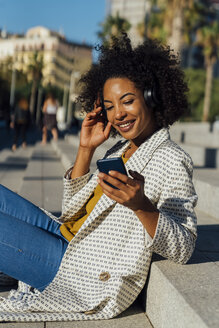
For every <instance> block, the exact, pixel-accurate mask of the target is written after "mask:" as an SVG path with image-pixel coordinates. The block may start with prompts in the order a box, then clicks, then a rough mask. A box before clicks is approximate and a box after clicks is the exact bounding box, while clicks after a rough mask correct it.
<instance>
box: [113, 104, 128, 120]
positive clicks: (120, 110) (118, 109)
mask: <svg viewBox="0 0 219 328" xmlns="http://www.w3.org/2000/svg"><path fill="white" fill-rule="evenodd" d="M126 115H127V114H126V112H125V111H124V110H123V108H122V107H121V106H117V107H116V111H115V118H116V119H117V120H121V119H123V118H124V117H125V116H126Z"/></svg>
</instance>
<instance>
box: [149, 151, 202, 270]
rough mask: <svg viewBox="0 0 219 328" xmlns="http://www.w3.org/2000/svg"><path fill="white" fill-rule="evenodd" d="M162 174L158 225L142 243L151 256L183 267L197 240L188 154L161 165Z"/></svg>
mask: <svg viewBox="0 0 219 328" xmlns="http://www.w3.org/2000/svg"><path fill="white" fill-rule="evenodd" d="M163 172H165V174H163V184H162V187H161V193H160V197H159V201H158V204H157V208H158V209H159V211H160V214H159V219H158V224H157V228H156V232H155V236H154V238H153V239H152V238H148V239H147V238H146V243H147V247H148V248H149V249H151V250H152V251H153V252H155V253H157V254H159V255H161V256H163V257H165V258H167V259H170V260H173V261H174V262H177V263H182V264H184V263H186V262H187V261H188V260H189V258H190V257H191V255H192V253H193V250H194V248H195V241H196V237H197V220H196V215H195V212H194V207H195V205H196V203H197V199H198V197H197V194H196V192H195V189H194V186H193V183H192V173H193V164H192V160H191V158H190V156H189V155H188V154H186V153H183V155H182V154H180V156H178V158H176V159H175V160H174V161H171V160H169V161H167V162H166V163H165V171H163Z"/></svg>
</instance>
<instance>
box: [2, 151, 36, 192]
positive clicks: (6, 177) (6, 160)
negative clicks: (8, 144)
mask: <svg viewBox="0 0 219 328" xmlns="http://www.w3.org/2000/svg"><path fill="white" fill-rule="evenodd" d="M32 152H33V147H32V146H29V147H27V148H26V149H23V148H19V149H17V150H16V152H12V151H11V150H9V149H3V150H1V151H0V183H1V184H2V185H4V186H5V187H7V188H9V189H11V190H12V191H14V192H17V193H19V192H20V189H21V186H22V182H23V177H24V175H25V170H26V168H27V166H28V162H29V159H30V157H31V155H32Z"/></svg>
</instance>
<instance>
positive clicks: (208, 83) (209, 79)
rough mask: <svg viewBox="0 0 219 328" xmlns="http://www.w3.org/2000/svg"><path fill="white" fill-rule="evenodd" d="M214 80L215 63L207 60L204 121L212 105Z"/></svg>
mask: <svg viewBox="0 0 219 328" xmlns="http://www.w3.org/2000/svg"><path fill="white" fill-rule="evenodd" d="M212 81H213V63H212V62H211V61H208V62H207V67H206V80H205V97H204V107H203V116H202V121H205V122H206V121H207V120H208V117H209V112H210V106H211V89H212Z"/></svg>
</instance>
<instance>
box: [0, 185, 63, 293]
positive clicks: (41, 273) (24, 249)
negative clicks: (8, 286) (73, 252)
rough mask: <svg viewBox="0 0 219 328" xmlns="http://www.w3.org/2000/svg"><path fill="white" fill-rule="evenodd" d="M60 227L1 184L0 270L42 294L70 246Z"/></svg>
mask: <svg viewBox="0 0 219 328" xmlns="http://www.w3.org/2000/svg"><path fill="white" fill-rule="evenodd" d="M59 228H60V224H59V223H57V222H56V221H54V220H52V219H51V218H50V217H49V216H47V215H46V214H45V213H44V212H43V211H42V210H41V209H40V208H38V207H37V206H35V205H34V204H32V203H31V202H29V201H28V200H26V199H24V198H22V197H21V196H19V195H17V194H16V193H14V192H12V191H10V190H9V189H7V188H5V187H3V186H2V185H0V271H2V272H4V273H5V274H7V275H9V276H11V277H13V278H15V279H17V280H21V281H23V282H25V283H27V284H29V285H30V286H32V287H35V288H37V289H39V290H40V291H42V290H43V289H44V288H45V287H46V286H47V285H48V284H49V283H50V282H51V281H52V280H53V278H54V277H55V275H56V273H57V271H58V269H59V266H60V263H61V260H62V257H63V255H64V253H65V251H66V248H67V246H68V241H67V240H65V238H64V237H63V236H62V235H61V232H60V229H59Z"/></svg>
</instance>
